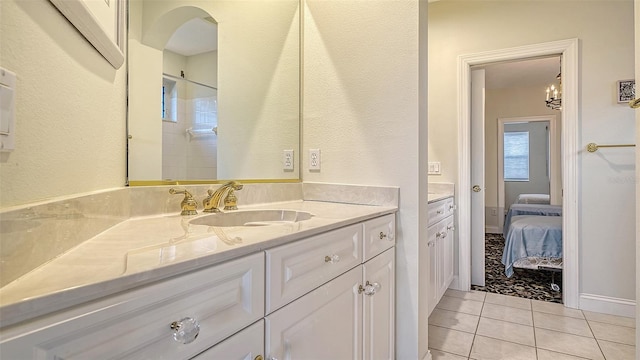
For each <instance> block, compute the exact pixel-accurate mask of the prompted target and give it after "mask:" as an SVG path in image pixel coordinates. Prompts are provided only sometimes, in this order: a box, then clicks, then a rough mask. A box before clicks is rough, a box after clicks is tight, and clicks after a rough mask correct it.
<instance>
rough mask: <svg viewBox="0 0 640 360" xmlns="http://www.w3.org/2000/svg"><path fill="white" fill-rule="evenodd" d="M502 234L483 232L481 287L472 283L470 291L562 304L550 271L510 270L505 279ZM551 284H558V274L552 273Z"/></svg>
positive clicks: (559, 275) (559, 280)
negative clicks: (482, 278)
mask: <svg viewBox="0 0 640 360" xmlns="http://www.w3.org/2000/svg"><path fill="white" fill-rule="evenodd" d="M503 249H504V236H502V234H485V254H486V256H485V257H486V259H485V286H476V285H472V286H471V289H472V290H479V291H486V292H489V293H495V294H504V295H511V296H517V297H521V298H526V299H532V300H541V301H548V302H554V303H560V304H561V303H562V289H561V290H560V291H553V290H551V286H550V284H551V281H552V272H551V271H541V270H529V269H517V268H516V269H514V272H515V273H514V275H513V276H512V277H511V278H507V277H506V276H505V275H504V265H502V251H503ZM555 283H556V284H558V285H559V286H562V273H561V272H556V273H555Z"/></svg>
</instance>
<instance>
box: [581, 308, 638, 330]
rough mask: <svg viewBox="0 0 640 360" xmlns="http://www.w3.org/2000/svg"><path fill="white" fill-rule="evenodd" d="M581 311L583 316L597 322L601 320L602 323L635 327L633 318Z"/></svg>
mask: <svg viewBox="0 0 640 360" xmlns="http://www.w3.org/2000/svg"><path fill="white" fill-rule="evenodd" d="M582 312H583V313H584V317H585V318H587V320H589V321H597V322H602V323H607V324H612V325H620V326H628V327H632V328H635V327H636V319H635V318H630V317H625V316H616V315H609V314H602V313H597V312H591V311H584V310H582Z"/></svg>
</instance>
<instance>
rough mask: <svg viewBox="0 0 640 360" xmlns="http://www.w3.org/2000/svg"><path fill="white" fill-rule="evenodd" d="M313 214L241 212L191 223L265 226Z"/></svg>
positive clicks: (208, 216)
mask: <svg viewBox="0 0 640 360" xmlns="http://www.w3.org/2000/svg"><path fill="white" fill-rule="evenodd" d="M312 216H313V214H311V213H308V212H306V211H295V210H240V211H230V212H225V213H214V214H210V215H205V216H201V217H198V218H195V219H193V220H191V221H189V223H190V224H193V225H205V226H219V227H226V226H264V225H276V224H283V223H294V222H298V221H304V220H309V219H311V217H312Z"/></svg>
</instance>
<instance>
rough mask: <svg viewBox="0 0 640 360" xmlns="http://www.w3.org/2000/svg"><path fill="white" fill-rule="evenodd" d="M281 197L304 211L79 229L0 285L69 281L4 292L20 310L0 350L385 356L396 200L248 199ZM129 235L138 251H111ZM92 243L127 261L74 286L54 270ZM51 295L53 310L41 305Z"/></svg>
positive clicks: (71, 354) (83, 354)
mask: <svg viewBox="0 0 640 360" xmlns="http://www.w3.org/2000/svg"><path fill="white" fill-rule="evenodd" d="M276 207H277V208H278V209H287V210H288V211H299V212H308V213H310V214H312V215H313V216H311V217H309V218H304V217H303V219H304V220H301V221H287V222H283V223H279V224H269V225H264V224H263V226H257V225H255V224H254V225H253V226H230V227H225V226H208V225H199V223H202V222H204V220H201V219H205V220H207V219H206V218H205V217H207V216H211V215H196V216H192V217H180V216H175V215H162V216H151V217H145V218H136V219H130V220H127V221H125V222H123V223H121V224H119V225H118V226H115V227H114V228H112V229H110V230H108V231H106V232H104V233H102V234H100V235H98V236H96V237H94V238H92V239H89V240H87V242H85V243H83V244H81V245H80V246H79V247H78V248H76V249H74V250H72V251H70V252H68V253H65V254H63V255H61V256H60V257H58V258H56V259H55V260H53V261H52V262H51V263H50V264H47V265H43V266H42V267H40V268H39V269H36V270H34V271H32V272H30V273H29V274H27V275H25V276H23V277H22V278H21V279H18V280H17V281H15V282H13V283H11V284H9V285H8V286H5V287H3V288H2V289H0V295H5V294H8V295H13V294H15V292H16V291H18V290H24V292H23V294H27V293H29V287H30V286H31V285H37V284H40V283H42V281H43V279H45V278H46V277H50V278H52V279H55V278H56V276H57V275H60V276H61V277H63V278H65V279H67V281H69V282H68V283H67V284H66V285H60V287H61V289H60V290H58V291H52V292H50V293H43V294H40V295H39V296H34V297H33V298H28V297H26V298H24V299H22V300H19V301H15V302H14V303H9V304H7V303H6V299H10V298H11V296H7V297H5V296H2V299H3V303H2V306H1V307H0V311H3V310H4V311H3V315H4V314H8V311H12V312H18V313H17V314H16V313H13V314H12V315H11V316H10V317H9V319H12V320H13V321H14V323H13V324H11V325H9V326H5V324H3V327H2V328H1V329H0V357H2V358H7V359H13V358H20V359H24V358H51V359H55V358H59V359H101V358H132V359H136V358H154V359H189V358H196V359H198V358H201V359H209V358H221V356H222V357H224V358H243V359H262V358H266V359H282V358H309V357H310V356H311V357H313V358H356V359H370V358H373V357H374V355H375V358H381V357H382V358H387V359H391V358H393V357H394V352H395V349H394V342H395V335H394V314H395V304H394V297H395V284H394V279H395V211H396V210H397V207H395V206H371V205H357V204H337V203H329V202H322V201H308V200H302V201H294V202H283V203H278V204H259V205H253V206H249V207H248V208H249V209H248V210H247V211H256V212H261V211H264V210H265V209H270V210H269V211H272V210H273V209H274V208H276ZM240 211H242V210H240ZM159 224H164V225H163V226H161V227H158V226H159ZM185 224H187V225H185ZM194 224H196V225H194ZM143 229H146V231H149V232H152V233H153V234H155V235H156V236H157V237H160V238H162V239H163V240H161V241H159V242H154V243H153V244H147V246H146V247H139V245H140V243H138V242H137V241H136V240H135V239H133V238H132V236H131V235H132V234H135V233H136V232H140V231H143ZM178 229H180V230H184V236H183V238H181V239H180V240H176V239H175V237H174V234H173V232H174V231H177V230H178ZM178 232H179V231H178ZM162 233H165V234H164V235H162ZM169 234H170V235H169ZM126 236H129V238H131V241H128V243H129V246H130V247H131V246H138V248H137V249H136V250H135V251H132V250H131V249H130V250H127V251H125V250H118V248H119V243H121V242H122V241H118V239H122V238H123V237H126ZM172 236H173V237H172ZM141 237H144V236H141ZM167 237H168V238H167ZM167 239H169V240H172V241H169V242H167V241H165V240H167ZM138 241H142V240H138ZM122 249H124V248H122ZM141 249H142V250H141ZM110 251H111V252H112V253H111V256H106V254H105V253H106V252H110ZM92 252H93V253H100V252H102V257H103V258H105V256H106V257H108V258H111V259H117V258H120V259H121V260H122V259H124V262H125V263H126V265H127V266H125V267H124V272H122V271H121V270H122V269H120V270H118V271H115V270H114V272H113V273H112V274H110V275H106V274H105V273H109V271H110V268H109V267H108V266H107V265H106V264H104V266H103V267H102V270H101V272H102V274H101V275H100V276H102V277H103V278H102V279H100V276H98V275H97V273H91V272H88V273H87V275H88V276H89V277H94V276H95V279H97V280H95V281H93V282H92V281H89V280H86V279H85V280H83V281H84V282H86V283H84V284H82V285H78V286H75V287H74V286H72V281H71V279H74V278H75V279H77V278H78V277H82V274H66V275H63V274H56V271H58V270H59V269H65V268H66V269H67V271H68V272H73V271H74V269H73V267H72V264H73V263H74V262H76V260H77V259H76V258H75V256H87V254H90V253H92ZM123 254H124V255H125V256H122V255H123ZM96 259H98V257H96ZM95 261H98V260H95ZM56 262H57V265H58V266H55V265H56V264H55V263H56ZM65 262H68V263H67V264H64V263H65ZM95 265H96V267H100V265H101V264H99V263H96V264H95ZM47 267H49V271H47ZM113 269H116V267H114V268H113ZM65 276H66V277H65ZM57 280H60V279H57ZM62 280H63V281H64V279H62ZM52 281H55V280H52ZM101 289H102V290H101ZM105 289H111V290H108V291H107V290H105ZM31 291H32V292H31V293H29V294H34V292H33V291H36V292H37V290H34V289H31ZM10 292H11V293H10ZM105 292H106V294H105ZM96 294H97V295H96ZM47 303H49V304H50V305H51V309H56V307H62V309H60V310H59V311H51V312H49V313H46V311H45V310H43V309H42V307H45V308H46V307H47ZM68 304H71V305H69V306H67V305H68ZM31 310H33V311H31ZM43 311H45V313H43V314H42V315H41V316H33V315H32V314H40V313H42V312H43ZM309 354H312V355H309ZM223 355H224V356H223Z"/></svg>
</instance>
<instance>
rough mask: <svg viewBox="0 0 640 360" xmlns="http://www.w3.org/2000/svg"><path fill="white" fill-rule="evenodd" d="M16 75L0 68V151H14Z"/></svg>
mask: <svg viewBox="0 0 640 360" xmlns="http://www.w3.org/2000/svg"><path fill="white" fill-rule="evenodd" d="M15 136H16V74H14V73H12V72H11V71H9V70H6V69H3V68H0V151H12V150H14V149H15Z"/></svg>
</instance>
